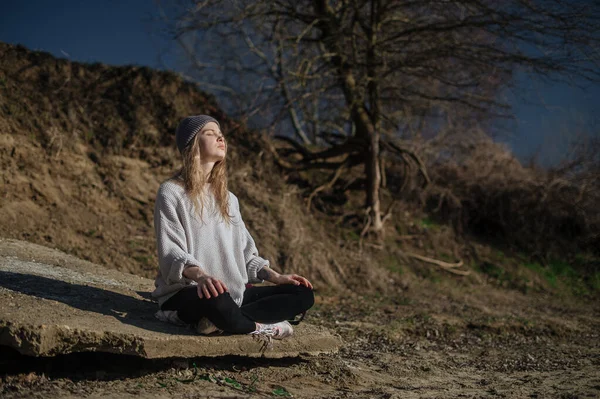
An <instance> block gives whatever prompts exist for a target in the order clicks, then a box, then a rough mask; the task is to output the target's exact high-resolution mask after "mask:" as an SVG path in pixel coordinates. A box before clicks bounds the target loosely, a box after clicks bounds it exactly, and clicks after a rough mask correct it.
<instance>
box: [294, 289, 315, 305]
mask: <svg viewBox="0 0 600 399" xmlns="http://www.w3.org/2000/svg"><path fill="white" fill-rule="evenodd" d="M296 288H297V292H298V296H299V297H300V298H301V302H302V307H303V308H304V309H305V310H308V309H310V308H312V306H313V305H314V304H315V294H314V291H313V290H311V289H310V288H308V287H305V286H303V285H300V286H297V287H296Z"/></svg>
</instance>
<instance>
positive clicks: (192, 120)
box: [175, 115, 221, 154]
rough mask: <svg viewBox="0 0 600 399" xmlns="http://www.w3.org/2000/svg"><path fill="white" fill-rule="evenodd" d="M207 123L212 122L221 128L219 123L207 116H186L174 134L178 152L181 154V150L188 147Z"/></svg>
mask: <svg viewBox="0 0 600 399" xmlns="http://www.w3.org/2000/svg"><path fill="white" fill-rule="evenodd" d="M208 122H214V123H216V124H217V126H219V129H220V128H221V125H219V122H218V121H217V120H216V119H215V118H213V117H212V116H208V115H194V116H188V117H187V118H185V119H183V120H182V121H181V122H179V126H177V132H176V133H175V141H176V142H177V148H179V152H181V153H182V154H183V150H184V149H185V147H187V146H188V144H190V143H191V142H192V140H193V139H194V137H196V134H197V133H198V132H199V131H200V130H202V128H203V127H204V126H206V124H207V123H208Z"/></svg>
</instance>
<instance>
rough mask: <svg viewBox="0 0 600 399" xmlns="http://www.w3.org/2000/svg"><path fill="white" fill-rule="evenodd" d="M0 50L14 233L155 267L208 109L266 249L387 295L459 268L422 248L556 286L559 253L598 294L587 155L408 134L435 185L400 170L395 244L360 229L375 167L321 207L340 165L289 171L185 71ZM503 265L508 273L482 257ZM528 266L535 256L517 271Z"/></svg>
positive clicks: (320, 278)
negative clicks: (542, 154) (156, 237)
mask: <svg viewBox="0 0 600 399" xmlns="http://www.w3.org/2000/svg"><path fill="white" fill-rule="evenodd" d="M0 54H1V57H0V59H1V61H0V133H1V134H0V163H1V165H2V170H3V174H2V187H1V197H0V207H1V208H0V209H1V212H0V234H1V235H2V236H5V237H12V238H20V239H26V240H29V241H33V242H36V243H41V244H44V245H49V246H54V247H57V248H59V249H61V250H64V251H66V252H69V253H72V254H74V255H77V256H79V257H82V258H84V259H88V260H91V261H94V262H97V263H100V264H102V265H105V266H107V267H111V268H117V269H120V270H125V271H129V272H132V273H136V274H140V275H143V276H146V277H152V276H153V275H154V273H155V270H156V268H155V265H156V255H155V247H154V241H153V227H152V212H153V200H154V195H155V193H156V190H157V188H158V185H159V184H160V182H161V181H162V180H164V179H165V178H166V177H167V176H169V174H170V173H172V172H173V171H174V170H175V168H176V167H177V162H178V161H177V159H178V156H177V153H176V152H175V149H174V147H175V146H174V143H173V138H174V137H173V131H174V129H175V127H176V125H177V123H178V121H179V119H180V118H181V117H182V116H183V115H187V114H193V113H209V114H212V115H214V116H215V117H217V118H218V119H219V120H221V121H222V123H223V125H224V128H225V129H224V130H225V131H226V134H227V135H228V137H229V140H230V142H231V146H230V148H231V151H230V156H231V163H230V188H231V190H232V191H233V192H234V193H235V194H236V195H238V197H240V202H241V204H242V212H243V215H244V217H245V219H246V222H247V224H248V226H249V228H250V230H251V232H252V233H253V234H254V235H255V236H256V239H257V242H258V244H259V249H260V250H261V252H262V254H263V255H264V256H265V257H267V258H269V259H272V260H273V261H274V263H275V264H276V265H277V266H278V267H279V268H281V269H283V270H294V271H297V272H299V273H303V274H305V275H307V276H309V277H310V278H311V279H313V280H314V281H315V282H316V283H317V287H318V288H319V289H321V290H328V289H333V290H344V289H346V288H350V289H363V290H366V291H367V292H368V291H370V292H373V291H377V292H387V291H388V290H398V289H399V288H398V287H403V286H405V285H406V284H408V282H409V281H410V280H411V279H413V278H414V277H415V276H417V277H428V278H434V279H436V278H439V276H440V275H442V276H444V277H451V274H450V273H445V271H444V270H442V269H439V270H438V266H436V265H435V264H428V263H422V262H421V261H420V260H417V259H416V258H415V257H413V256H412V255H413V254H414V255H424V256H428V257H431V258H436V259H437V260H441V261H444V262H447V263H453V262H456V261H458V260H461V261H462V262H463V265H462V266H461V267H460V268H457V269H456V270H459V269H460V270H462V271H466V272H468V273H469V272H474V274H472V275H471V276H470V277H468V279H470V280H469V281H472V282H478V281H479V282H480V281H482V279H481V277H478V276H481V275H482V276H483V277H484V280H485V279H488V278H491V279H492V280H493V281H498V282H500V283H501V284H508V285H514V286H515V287H521V288H523V287H530V288H531V287H532V286H536V287H537V288H539V289H549V288H552V287H551V286H552V284H551V283H548V281H547V280H548V279H547V278H544V277H543V276H546V277H547V276H548V275H551V276H553V277H552V278H554V280H556V279H557V278H558V280H561V279H562V277H561V275H560V273H559V274H558V275H557V274H556V273H554V272H553V270H554V269H552V265H553V264H560V265H565V262H568V263H566V265H567V266H566V267H567V269H568V274H569V276H571V275H575V274H573V273H572V272H573V268H580V269H581V268H583V269H586V273H585V276H586V278H587V280H585V281H587V282H583V280H582V279H581V278H579V277H577V281H579V283H577V284H580V283H581V284H583V285H581V287H580V288H578V292H582V293H586V294H591V293H592V292H594V287H596V286H597V284H598V263H597V258H595V257H594V256H597V255H598V253H597V248H599V247H600V245H598V229H599V220H598V219H599V218H598V212H597V211H595V209H594V204H595V203H597V200H598V187H597V183H596V185H594V184H581V182H579V183H578V182H575V181H574V180H573V179H570V180H569V175H568V174H569V173H570V174H571V175H573V173H574V171H575V172H577V173H579V174H578V176H582V174H581V173H583V172H582V171H581V170H579V169H581V168H579V169H578V168H577V167H573V166H571V167H570V168H567V169H568V170H566V171H563V172H556V173H549V172H542V171H539V170H536V169H532V168H525V167H523V166H522V165H521V164H520V163H519V162H518V161H517V160H515V159H514V157H513V156H512V155H510V153H509V152H507V151H506V150H504V149H502V148H501V147H500V146H498V145H496V144H493V143H491V142H489V141H479V142H477V143H475V144H474V145H472V146H470V147H464V146H463V147H461V148H459V149H452V151H454V152H451V153H450V157H446V158H444V159H441V158H440V156H439V154H440V153H441V151H440V147H439V144H435V142H434V143H420V144H418V143H407V145H410V146H412V148H414V149H415V151H417V152H418V153H419V154H421V155H422V157H423V160H424V162H425V163H426V165H427V167H428V171H429V175H430V179H431V183H430V184H429V185H427V186H426V187H425V188H424V189H423V187H424V186H423V184H422V182H421V183H419V182H415V181H414V180H411V179H409V177H410V176H404V175H403V171H402V170H396V169H394V167H393V166H392V167H389V168H388V169H387V176H386V182H387V183H386V184H387V188H386V189H385V190H384V192H383V209H386V208H387V207H388V206H390V205H393V206H392V207H390V211H391V212H390V218H391V219H392V223H388V224H387V225H386V241H385V245H384V246H383V247H382V246H380V245H379V244H378V243H376V242H371V241H370V240H369V237H368V236H365V237H361V230H362V228H363V227H364V223H365V220H366V219H365V214H364V212H363V211H362V210H361V209H362V205H363V202H364V198H363V194H362V193H361V191H360V189H361V187H362V185H363V184H364V182H363V181H361V179H360V178H359V177H358V178H356V177H357V176H359V175H360V174H357V176H353V174H352V171H350V172H349V173H347V174H344V176H341V177H340V178H339V179H337V181H336V183H335V184H333V185H332V186H331V187H326V188H325V189H324V190H322V191H320V192H319V193H317V194H316V195H314V196H313V197H312V198H311V202H312V206H311V208H310V212H307V206H306V201H307V198H308V197H309V196H310V195H311V193H313V192H314V189H315V188H316V187H318V186H320V185H321V184H323V183H326V182H327V181H328V179H329V176H327V175H324V174H322V173H317V172H310V171H306V172H297V173H290V172H284V171H282V170H279V169H278V168H277V167H276V166H275V163H274V162H273V158H272V155H273V154H272V152H271V151H269V148H271V145H270V143H269V142H268V139H267V138H265V137H264V136H261V135H260V134H258V133H256V132H251V131H248V130H247V129H246V128H245V127H244V126H243V125H242V124H240V123H238V122H236V121H234V120H231V119H229V118H227V116H226V115H224V114H223V113H222V111H220V110H219V108H218V107H217V105H216V103H215V101H214V99H213V98H211V97H210V96H207V95H205V94H203V93H202V92H200V91H198V90H197V89H196V88H195V87H194V86H193V85H192V84H190V83H186V82H184V81H183V80H182V79H180V78H179V77H177V76H176V75H174V74H172V73H169V72H157V71H152V70H150V69H147V68H140V67H108V66H106V65H101V64H92V65H84V64H78V63H71V62H68V61H66V60H57V59H55V58H53V57H51V56H50V55H48V54H45V53H39V52H30V51H28V50H26V49H24V48H22V47H18V46H11V45H6V44H0ZM436 145H438V147H436ZM446 150H447V149H446ZM446 154H448V152H447V151H446ZM587 170H589V168H588V169H586V171H587ZM589 179H590V178H589V177H588V180H587V181H588V183H589ZM417 180H418V179H417ZM591 181H592V183H593V182H594V180H593V179H592V180H591ZM428 215H430V216H428ZM483 242H487V243H488V244H489V243H491V244H492V245H493V246H489V245H487V244H486V245H484V244H483ZM594 251H596V252H595V253H594ZM494 253H496V254H497V253H502V254H503V255H502V259H501V260H498V259H495V258H494V256H492V255H490V254H494ZM531 254H533V255H534V257H533V258H532V257H531ZM556 254H563V255H564V254H569V256H570V257H569V258H565V257H563V258H562V259H558V258H557V257H556ZM488 264H491V265H493V268H492V269H493V270H494V271H493V272H490V269H489V267H487V268H486V266H482V265H488ZM523 264H529V265H533V266H532V267H530V268H529V269H531V270H530V271H529V272H527V271H526V272H522V271H517V270H520V269H522V267H521V266H522V265H523ZM382 265H383V266H384V267H381V266H382ZM496 269H497V270H496ZM559 269H560V268H559ZM563 269H564V267H562V269H560V270H563ZM440 270H442V271H441V274H439V273H440ZM498 270H499V271H498ZM401 271H406V272H408V273H403V272H401ZM409 271H410V272H409ZM563 271H564V270H563ZM553 273H554V274H553ZM499 274H501V275H502V276H504V277H500V276H499ZM507 275H510V276H511V277H510V278H508V277H507ZM539 275H541V276H542V278H539V277H536V276H539ZM577 275H578V274H577ZM436 276H437V277H436ZM458 278H462V277H458ZM552 278H550V280H552ZM509 280H510V281H511V282H510V283H506V281H509ZM525 280H527V281H525ZM563 280H564V279H563Z"/></svg>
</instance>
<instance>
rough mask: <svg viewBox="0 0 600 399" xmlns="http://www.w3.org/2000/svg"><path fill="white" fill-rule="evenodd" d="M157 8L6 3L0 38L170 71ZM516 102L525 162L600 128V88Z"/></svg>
mask: <svg viewBox="0 0 600 399" xmlns="http://www.w3.org/2000/svg"><path fill="white" fill-rule="evenodd" d="M155 11H156V5H155V3H154V1H153V0H124V1H119V0H95V1H94V0H88V1H84V0H62V1H61V0H57V1H50V0H46V1H42V0H5V1H3V2H2V5H1V6H0V41H3V42H7V43H12V44H22V45H24V46H26V47H28V48H30V49H32V50H41V51H47V52H49V53H52V54H53V55H55V56H57V57H61V58H68V59H70V60H72V61H80V62H102V63H106V64H112V65H128V64H135V65H145V66H150V67H154V68H165V67H167V68H170V67H172V66H175V65H176V60H174V59H172V57H173V54H174V53H173V52H172V51H170V50H172V49H173V48H174V46H175V43H171V42H166V41H165V40H164V39H161V38H160V37H159V35H158V34H156V31H155V28H156V25H153V24H152V23H151V22H150V21H149V18H150V17H151V16H152V15H155V14H156V12H155ZM161 53H162V54H163V55H165V54H166V57H163V63H161V62H160V61H159V54H161ZM576 83H579V84H580V85H581V84H583V83H582V82H576ZM509 98H510V99H511V104H512V106H513V108H514V113H515V116H516V121H515V123H512V124H511V126H512V127H511V129H510V130H509V131H508V132H507V134H508V136H507V137H506V138H504V139H503V141H506V142H507V143H508V144H509V146H510V147H511V148H512V150H513V152H514V153H515V154H516V155H517V156H518V157H519V159H521V160H526V159H527V158H528V157H530V156H532V155H533V154H536V153H537V154H539V160H540V161H541V162H542V163H543V164H546V165H548V164H552V163H555V162H557V161H558V160H560V159H561V157H562V156H563V155H564V154H565V153H566V148H567V147H568V144H569V142H570V141H571V139H572V138H573V137H574V136H575V135H576V134H578V133H588V134H589V133H590V131H591V129H593V128H594V126H593V124H592V123H593V121H595V122H596V125H598V116H596V115H595V112H597V109H598V104H600V84H593V85H589V87H588V88H587V89H586V90H583V89H580V88H577V87H575V86H571V85H567V84H551V85H549V84H542V83H540V82H536V81H532V80H531V79H528V78H525V77H522V78H521V79H519V84H518V87H517V90H516V91H515V92H514V93H512V94H510V95H509ZM595 128H596V129H598V126H595ZM595 134H600V133H599V132H595Z"/></svg>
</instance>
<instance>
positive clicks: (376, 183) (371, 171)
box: [365, 131, 383, 238]
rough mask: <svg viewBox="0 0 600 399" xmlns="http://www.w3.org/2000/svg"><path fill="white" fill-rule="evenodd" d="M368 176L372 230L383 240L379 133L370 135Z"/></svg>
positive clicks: (366, 169) (367, 161) (368, 199)
mask: <svg viewBox="0 0 600 399" xmlns="http://www.w3.org/2000/svg"><path fill="white" fill-rule="evenodd" d="M365 172H366V176H367V204H366V205H367V207H368V209H369V216H371V226H372V230H373V231H374V232H375V234H376V235H377V238H381V237H382V235H383V222H382V220H381V205H380V201H379V188H380V187H381V171H380V169H379V132H377V131H376V132H374V133H373V134H371V135H369V152H368V155H367V160H366V163H365Z"/></svg>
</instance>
